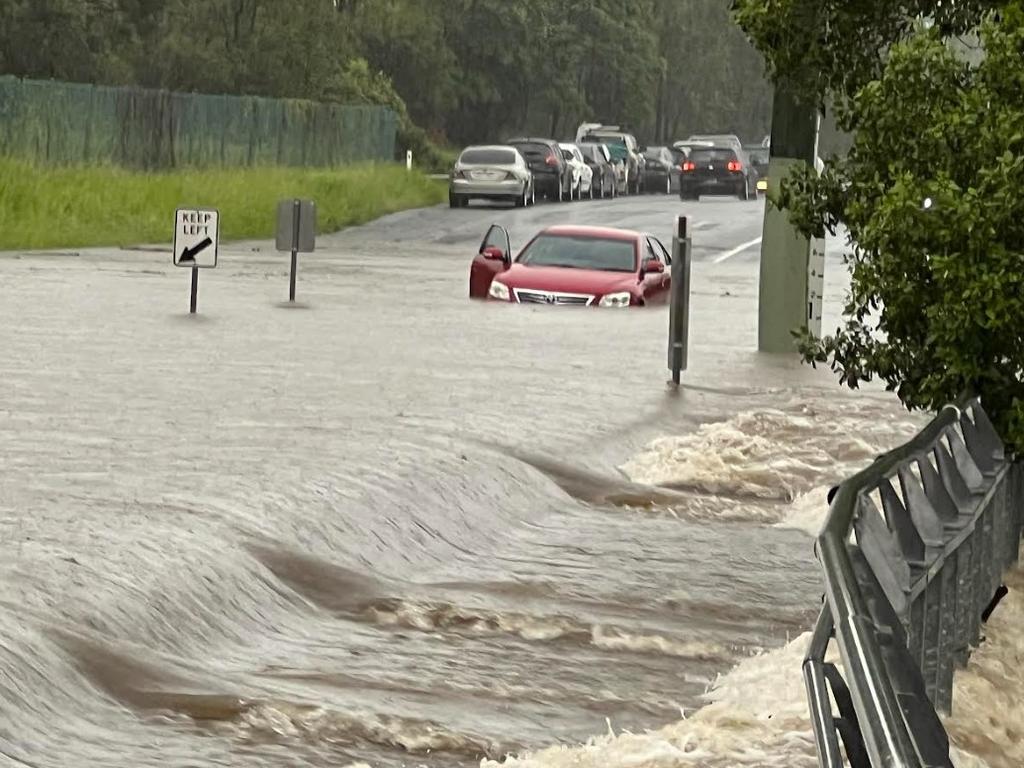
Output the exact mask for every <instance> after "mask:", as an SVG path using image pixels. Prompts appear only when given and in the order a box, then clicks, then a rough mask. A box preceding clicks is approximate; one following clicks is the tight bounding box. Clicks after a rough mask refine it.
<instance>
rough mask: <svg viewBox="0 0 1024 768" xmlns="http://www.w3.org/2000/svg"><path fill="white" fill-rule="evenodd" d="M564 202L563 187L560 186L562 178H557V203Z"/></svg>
mask: <svg viewBox="0 0 1024 768" xmlns="http://www.w3.org/2000/svg"><path fill="white" fill-rule="evenodd" d="M564 200H565V187H564V185H563V184H562V177H561V176H559V177H558V202H560V203H561V202H563V201H564Z"/></svg>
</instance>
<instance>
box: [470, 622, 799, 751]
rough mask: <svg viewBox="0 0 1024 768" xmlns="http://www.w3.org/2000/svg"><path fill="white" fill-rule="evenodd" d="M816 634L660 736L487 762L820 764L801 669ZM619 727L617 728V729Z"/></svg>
mask: <svg viewBox="0 0 1024 768" xmlns="http://www.w3.org/2000/svg"><path fill="white" fill-rule="evenodd" d="M809 639H810V635H809V634H807V633H805V634H802V635H800V636H799V637H797V638H796V639H794V640H792V641H791V642H790V643H788V644H787V645H785V646H784V647H782V648H779V649H776V650H772V651H769V652H767V653H763V654H760V655H758V656H754V657H751V658H749V659H746V660H744V661H742V662H741V663H740V664H739V665H738V666H736V667H735V668H734V669H733V670H732V671H731V672H730V673H728V674H727V675H725V676H723V677H721V678H720V679H719V680H718V681H717V682H716V683H715V684H714V685H713V686H712V688H711V690H710V691H709V692H708V693H707V694H706V696H705V699H706V700H707V702H708V703H707V705H706V706H704V707H703V708H702V709H700V710H698V711H697V712H695V713H693V714H692V715H690V716H685V715H686V713H683V714H684V718H683V719H682V720H679V721H678V722H676V723H673V724H671V725H668V726H666V727H664V728H662V729H660V730H656V731H649V732H647V733H626V732H624V733H620V734H614V733H609V734H608V735H606V736H602V737H597V738H594V739H591V740H590V741H589V742H588V743H586V744H583V745H580V746H576V747H566V746H558V747H552V748H549V749H546V750H542V751H539V752H536V753H533V754H527V755H522V756H518V757H508V758H506V759H505V760H504V761H501V762H500V763H498V762H484V763H483V765H484V766H485V768H486V767H487V766H497V765H499V764H502V765H505V766H507V767H508V768H570V767H571V768H675V766H680V765H699V766H707V767H708V768H718V767H721V768H726V766H764V767H765V768H768V767H769V766H780V768H781V767H782V766H787V768H789V767H792V768H801V767H802V766H806V768H813V766H816V765H817V760H816V757H815V752H814V743H813V739H812V737H811V734H810V723H809V721H808V718H807V706H806V703H805V700H804V688H803V681H802V678H801V676H800V664H801V662H802V660H803V656H804V653H805V652H806V648H807V643H808V641H809ZM610 728H614V723H612V724H610Z"/></svg>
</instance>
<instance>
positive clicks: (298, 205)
mask: <svg viewBox="0 0 1024 768" xmlns="http://www.w3.org/2000/svg"><path fill="white" fill-rule="evenodd" d="M277 250H279V251H293V250H294V251H296V252H298V253H312V252H313V251H314V250H316V203H314V202H313V201H312V200H282V201H281V202H279V203H278V204H277Z"/></svg>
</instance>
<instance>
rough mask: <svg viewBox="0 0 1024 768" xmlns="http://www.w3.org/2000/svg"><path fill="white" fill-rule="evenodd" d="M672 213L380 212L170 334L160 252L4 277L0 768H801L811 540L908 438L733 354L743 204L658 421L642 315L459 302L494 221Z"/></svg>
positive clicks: (245, 284) (262, 268)
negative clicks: (564, 764)
mask: <svg viewBox="0 0 1024 768" xmlns="http://www.w3.org/2000/svg"><path fill="white" fill-rule="evenodd" d="M679 210H680V207H679V204H678V202H673V201H671V200H670V199H666V200H664V201H660V200H656V199H654V198H650V199H646V200H641V201H631V200H620V201H616V202H614V203H593V204H590V203H581V204H576V205H574V206H563V207H554V206H546V207H538V208H537V209H534V210H529V211H505V210H470V211H448V210H446V209H431V210H427V211H419V212H412V213H407V214H401V215H398V216H395V217H391V218H389V219H387V220H385V221H383V222H378V223H375V224H373V225H369V226H367V227H364V228H359V229H356V230H352V231H350V232H347V233H343V234H340V235H336V236H332V237H330V238H325V239H324V240H323V241H322V243H321V249H320V250H319V251H318V252H317V253H316V254H314V255H312V256H308V257H303V258H302V260H301V265H300V274H299V286H298V294H299V299H300V302H301V303H300V304H299V305H298V306H296V307H287V306H284V305H282V303H281V299H282V298H283V297H284V296H286V295H287V264H286V258H282V257H281V256H279V255H277V254H275V253H273V252H271V251H270V250H269V249H270V246H269V245H268V244H266V243H245V244H236V245H233V246H230V245H229V246H222V250H221V257H220V260H221V263H220V267H219V268H218V269H217V270H216V271H208V272H204V273H203V274H202V275H201V278H200V285H199V310H200V312H199V314H198V315H197V316H194V317H190V316H189V315H188V314H187V305H188V272H187V271H184V270H176V269H174V268H173V267H171V266H170V253H169V252H159V251H153V250H124V251H122V250H109V251H102V250H100V251H86V252H62V253H53V254H33V255H24V256H22V255H17V254H11V255H6V256H4V255H0V349H2V350H3V355H0V382H2V389H0V554H2V556H0V765H7V764H9V765H28V766H54V767H57V766H93V765H95V766H111V767H120V766H124V767H125V768H129V767H131V768H148V767H150V766H186V765H187V766H196V767H205V766H223V765H245V766H258V767H263V766H268V767H269V766H275V767H276V766H289V767H291V766H345V765H350V764H353V763H365V764H368V765H371V766H382V767H390V766H404V765H409V766H414V765H427V766H435V765H437V766H464V765H465V766H468V765H476V764H478V763H479V762H480V760H481V759H491V760H502V759H503V758H505V756H506V755H509V754H529V753H537V754H538V756H537V757H536V758H530V757H526V758H523V759H524V760H525V761H527V764H531V765H532V764H533V763H534V762H539V764H548V763H550V764H558V763H559V762H560V760H565V761H568V762H573V761H574V760H578V759H579V758H578V753H577V752H576V751H574V750H573V747H574V746H575V745H578V744H581V743H583V742H585V741H586V740H588V739H589V738H590V737H592V736H595V735H599V734H604V733H607V732H608V731H609V730H611V731H612V732H614V733H621V732H622V731H632V732H637V733H640V732H643V731H644V730H645V729H655V728H660V727H663V726H669V727H676V726H674V725H672V724H675V723H677V721H679V720H680V717H681V716H685V717H687V718H690V717H692V716H693V715H692V713H693V712H695V711H696V710H697V709H699V708H701V707H703V706H705V705H708V702H709V700H714V703H712V704H710V705H708V706H707V708H706V709H705V710H703V712H712V713H713V716H709V718H708V719H706V720H705V721H704V725H703V726H700V723H701V721H700V720H699V719H698V720H694V721H693V722H694V726H693V728H694V731H693V734H692V738H691V736H687V744H692V746H693V748H692V749H690V748H689V747H686V748H679V750H680V751H679V754H680V755H684V756H688V757H687V759H703V760H704V762H703V763H701V764H706V765H723V766H724V765H739V764H744V765H787V766H793V765H800V764H806V765H811V764H813V757H811V756H812V755H813V747H812V746H811V743H810V741H809V737H808V736H807V734H806V732H805V728H804V726H800V725H799V723H798V721H799V718H800V716H801V715H800V714H799V712H798V710H799V709H800V706H799V705H800V703H802V699H799V702H797V703H794V701H795V700H796V699H797V698H798V697H797V696H795V695H794V694H793V691H794V690H795V691H797V692H799V691H800V690H801V688H800V686H801V683H800V678H799V657H800V655H802V649H800V648H798V647H797V645H796V644H794V643H793V642H791V641H792V640H793V639H794V638H796V637H798V636H799V635H800V634H801V633H802V632H804V631H805V630H806V629H807V628H808V627H809V625H810V623H811V622H812V620H813V617H814V616H815V614H816V612H817V609H818V607H819V605H820V599H821V588H820V579H819V574H818V570H817V567H816V564H815V562H814V559H813V553H812V546H811V539H810V538H809V536H808V535H807V532H806V530H805V529H809V530H813V529H814V528H815V526H816V525H817V524H819V522H820V519H821V517H822V514H823V511H824V501H823V494H824V489H825V488H827V487H828V485H829V484H830V483H832V482H834V481H836V480H837V479H838V478H840V477H841V476H842V475H843V474H844V473H847V472H849V471H851V470H852V469H853V468H854V467H857V466H859V465H861V464H863V463H865V462H869V461H870V460H871V459H872V458H873V457H874V456H875V455H876V454H877V453H880V452H882V451H884V450H886V449H888V448H890V447H892V446H894V445H895V444H897V443H899V442H900V441H901V440H902V439H903V438H905V437H906V436H907V435H909V434H911V433H912V432H913V431H914V429H915V428H916V426H917V425H918V424H919V423H920V420H919V419H916V418H913V417H910V416H908V415H906V414H905V413H903V412H902V411H900V410H899V408H898V407H897V405H896V404H895V403H894V401H893V399H892V398H891V397H889V396H887V395H884V394H882V393H879V392H877V391H871V392H862V393H847V392H844V391H842V390H840V388H839V387H838V385H836V384H835V383H834V382H833V380H832V378H831V377H830V376H829V375H828V374H827V373H825V372H821V371H813V370H811V369H809V368H806V367H802V366H799V365H798V364H796V363H795V361H792V360H787V359H780V358H770V357H763V356H759V355H757V354H756V353H754V352H753V349H754V348H755V345H756V301H755V298H756V290H757V273H756V269H757V266H756V247H754V248H753V249H743V248H740V249H739V250H736V249H737V247H738V246H742V245H743V244H744V243H745V242H747V241H748V240H750V239H751V238H752V237H756V236H757V232H758V229H759V222H760V215H761V206H760V205H759V204H758V203H754V202H752V203H740V202H733V201H728V202H726V201H721V202H714V201H705V202H702V203H699V204H692V205H690V206H688V207H686V208H685V209H684V210H686V211H688V212H691V213H692V214H693V215H694V217H695V219H696V221H697V223H698V224H699V225H700V226H699V227H698V228H697V232H698V234H699V236H700V242H699V243H698V246H697V248H696V249H695V258H696V263H695V265H694V299H693V300H694V307H693V331H692V333H693V337H692V338H693V343H692V356H691V369H690V371H689V372H688V373H687V374H686V380H687V386H686V387H685V388H684V389H683V391H682V392H680V393H673V392H671V391H670V390H669V389H668V388H667V387H666V386H665V383H664V382H665V379H666V375H667V372H666V371H665V366H664V361H665V329H666V326H667V315H666V312H665V311H664V310H662V309H651V310H640V311H621V312H615V311H596V310H575V309H561V308H559V309H550V308H547V307H538V308H525V307H524V308H520V307H511V306H497V305H493V304H480V303H471V302H469V301H467V300H466V299H465V292H466V283H467V271H468V263H469V259H470V257H471V255H472V254H473V253H474V252H475V250H476V245H477V243H478V242H479V239H480V238H481V237H482V234H483V229H484V228H486V224H488V223H489V222H490V220H491V219H494V220H499V221H503V222H506V223H507V224H508V225H509V226H510V228H511V230H512V234H513V240H514V241H516V240H518V242H519V243H520V244H521V243H522V242H523V241H524V240H525V238H526V237H528V236H529V235H530V234H532V231H533V230H534V229H535V228H536V227H537V226H540V225H542V224H546V223H551V220H552V219H555V218H559V217H561V219H562V220H573V221H576V222H580V223H588V222H589V223H609V222H614V223H617V224H626V223H629V221H630V220H631V219H636V220H638V221H641V222H642V223H640V224H638V225H637V226H644V227H651V228H657V233H658V234H660V235H662V236H663V237H667V235H668V232H669V231H671V226H672V217H673V216H674V214H675V213H677V212H679ZM647 222H650V223H647ZM751 233H753V234H751ZM733 251H735V253H732V252H733ZM723 254H730V255H729V256H728V257H727V259H726V260H722V261H720V259H721V256H722V255H723ZM830 263H831V264H832V267H831V269H832V276H833V277H834V276H835V275H836V274H837V272H838V267H837V266H835V262H834V260H833V261H832V262H830ZM830 279H832V277H830ZM836 285H840V288H841V281H840V283H838V284H836V283H834V284H833V288H835V290H834V291H833V293H834V294H835V297H834V301H832V302H831V303H830V304H829V307H828V315H827V316H828V317H831V318H834V317H835V313H836V311H837V306H838V302H839V301H840V300H841V298H842V297H841V295H840V288H836ZM787 642H788V643H789V645H787ZM762 653H767V654H768V655H767V656H764V655H758V654H762ZM766 659H768V660H769V661H770V660H772V659H774V660H776V661H774V662H773V661H770V663H769V664H768V665H767V667H766V665H765V660H766ZM776 662H777V663H776ZM737 664H740V665H741V666H740V667H739V668H738V669H735V670H734V667H736V665H737ZM766 668H769V669H770V670H771V672H772V674H771V675H769V676H768V677H765V676H764V675H761V676H760V677H759V675H760V674H761V673H759V672H756V670H759V669H760V670H763V669H766ZM730 670H734V671H733V672H732V673H730ZM744 670H755V671H754V672H750V673H749V674H748V673H747V672H744ZM727 673H729V675H730V676H729V677H728V678H722V677H721V676H723V675H726V674H727ZM737 675H738V677H737ZM744 675H746V676H747V679H749V680H750V681H752V682H751V686H750V687H748V688H743V687H742V685H741V683H742V681H743V679H744ZM723 679H728V680H730V681H731V682H730V685H729V686H726V687H724V688H723V687H722V686H721V682H722V680H723ZM766 681H767V682H766ZM712 689H713V690H712ZM709 690H710V691H712V692H711V693H710V694H709V693H708V692H709ZM773 701H774V702H775V704H777V705H778V706H777V710H778V713H779V719H778V720H777V721H776V722H780V721H781V722H782V723H783V725H782V726H780V727H779V728H775V729H774V730H772V729H765V728H764V727H762V726H763V725H764V722H762V721H763V720H765V719H766V718H767V719H770V717H771V715H772V714H773V711H772V707H773V706H774V705H773V704H772V702H773ZM787 702H788V703H787ZM765 707H767V709H765ZM751 708H754V709H757V711H756V713H755V714H749V712H750V711H752V709H751ZM766 713H767V714H766ZM748 714H749V717H748ZM783 715H785V717H783ZM804 716H805V715H804ZM697 717H698V718H699V717H700V715H698V716H697ZM683 722H684V723H685V722H688V721H686V720H684V721H683ZM708 723H711V724H710V725H709V724H708ZM698 726H700V727H698ZM701 727H703V731H702V730H701ZM801 728H804V730H803V731H801ZM702 733H703V736H702V735H701V734H702ZM636 738H638V739H639V738H642V737H636ZM615 744H617V745H619V746H620V747H622V745H624V744H625V745H626V746H624V747H622V748H624V749H626V750H627V751H628V749H629V747H628V740H627V741H622V740H616V741H615ZM552 747H554V748H555V751H554V752H551V751H549V752H547V753H544V752H539V750H543V749H545V748H552ZM617 748H618V747H617ZM674 748H675V747H674ZM637 749H648V750H649V746H647V747H642V748H641V747H640V746H637ZM604 754H605V756H606V757H607V752H605V753H604ZM544 755H547V757H545V756H544ZM573 755H576V756H577V757H575V758H574V757H573ZM633 756H634V758H636V759H635V760H623V761H621V762H623V763H624V764H625V763H630V764H633V765H648V764H651V765H654V764H655V763H657V762H658V760H657V759H656V758H657V755H654V756H652V755H649V754H648V755H646V756H645V757H643V759H642V760H641V759H640V752H634V755H633ZM702 756H703V757H702ZM661 757H666V755H664V754H662V755H661ZM668 757H672V758H673V759H675V758H676V757H678V755H676V756H674V757H673V756H672V755H668ZM643 760H648V762H643ZM531 761H532V762H531ZM579 764H584V763H579ZM608 764H611V763H610V762H609V763H608Z"/></svg>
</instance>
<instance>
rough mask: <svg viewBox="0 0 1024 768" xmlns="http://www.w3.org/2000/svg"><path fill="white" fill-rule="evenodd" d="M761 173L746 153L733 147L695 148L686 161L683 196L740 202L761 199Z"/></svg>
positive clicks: (683, 197)
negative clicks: (718, 197) (758, 185)
mask: <svg viewBox="0 0 1024 768" xmlns="http://www.w3.org/2000/svg"><path fill="white" fill-rule="evenodd" d="M756 183H757V174H756V172H755V171H754V170H753V169H752V168H751V167H750V161H749V160H748V159H747V156H746V153H744V152H743V150H741V149H734V148H732V147H694V148H693V149H692V150H690V156H689V157H688V158H687V159H686V160H685V161H683V172H682V174H681V175H680V179H679V197H681V198H682V199H683V200H696V199H697V198H698V197H700V196H701V195H702V194H704V195H736V197H738V198H739V199H740V200H749V199H750V198H751V197H756V196H757V188H756V187H755V186H754V185H755V184H756Z"/></svg>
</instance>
